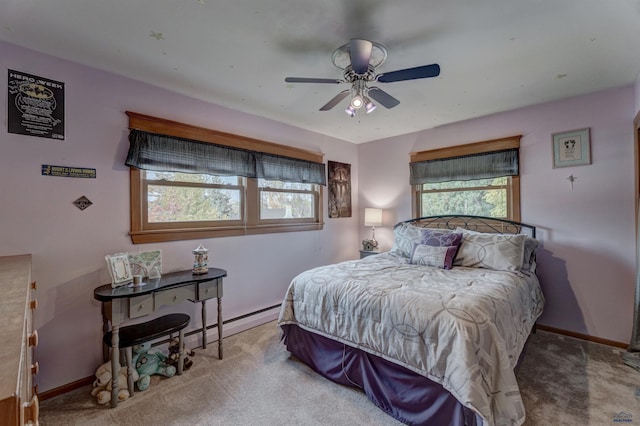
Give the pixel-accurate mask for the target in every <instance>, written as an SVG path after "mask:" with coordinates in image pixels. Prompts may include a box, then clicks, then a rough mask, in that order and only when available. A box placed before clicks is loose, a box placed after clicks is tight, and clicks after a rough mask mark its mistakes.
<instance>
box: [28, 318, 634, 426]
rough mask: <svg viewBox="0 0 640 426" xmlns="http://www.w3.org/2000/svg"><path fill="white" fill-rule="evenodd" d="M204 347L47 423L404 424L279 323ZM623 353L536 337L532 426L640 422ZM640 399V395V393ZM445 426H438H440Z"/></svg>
mask: <svg viewBox="0 0 640 426" xmlns="http://www.w3.org/2000/svg"><path fill="white" fill-rule="evenodd" d="M216 354H217V345H209V348H208V349H207V350H202V349H199V350H196V356H195V357H194V358H193V360H194V366H193V367H192V368H191V369H190V370H188V371H186V372H185V374H184V375H182V376H174V377H172V378H169V379H166V378H162V377H159V376H154V378H153V379H154V380H153V381H152V384H151V386H150V388H149V389H148V390H147V391H145V392H136V394H135V396H134V397H133V398H131V399H129V400H127V401H125V402H123V403H121V404H119V406H118V407H117V408H115V409H111V408H108V407H107V406H99V405H97V404H96V403H95V402H94V400H93V398H92V397H91V395H90V387H85V388H82V389H78V390H76V391H73V392H70V393H68V394H65V395H61V396H59V397H56V398H52V399H49V400H47V401H44V402H43V403H42V404H41V407H40V424H41V425H45V426H49V425H51V426H64V425H399V424H400V423H399V422H397V421H396V420H394V419H392V418H391V417H389V416H388V415H386V414H384V413H383V412H382V411H381V410H379V409H378V408H377V407H375V406H374V405H373V404H372V403H371V402H370V401H369V400H368V399H367V398H366V396H365V395H364V394H363V393H361V392H360V391H359V390H356V389H352V388H347V387H344V386H340V385H336V384H334V383H332V382H329V381H328V380H326V379H324V378H322V377H321V376H319V375H317V374H316V373H314V372H313V371H312V370H310V369H309V368H308V367H306V366H305V365H304V364H302V363H300V362H298V361H296V360H295V359H294V358H291V357H290V356H289V353H288V352H287V351H286V350H285V348H284V345H283V344H282V343H281V342H280V341H279V340H278V329H277V327H276V325H275V322H270V323H268V324H265V325H262V326H260V327H256V328H254V329H251V330H248V331H245V332H243V333H240V334H237V335H235V336H231V337H229V338H227V339H225V359H223V360H219V359H218V358H217V355H216ZM620 355H621V351H620V350H617V349H615V348H611V347H609V346H604V345H598V344H594V343H588V342H584V341H581V340H577V339H572V338H569V337H563V336H559V335H556V334H553V333H547V332H543V331H539V332H538V333H536V334H535V335H533V336H532V339H531V341H530V344H529V346H528V348H527V352H526V356H525V358H524V360H523V363H522V365H521V368H520V369H519V371H518V381H519V383H520V389H521V392H522V395H523V399H524V403H525V407H526V410H527V421H526V423H525V424H526V425H544V426H547V425H611V424H620V423H622V422H620V421H619V420H622V419H624V418H626V419H630V420H631V422H628V421H626V422H624V423H626V424H638V423H640V391H639V390H638V389H639V388H638V387H640V373H639V372H637V371H636V370H634V369H633V368H631V367H628V366H626V365H624V364H623V363H622V362H621V361H620ZM636 393H638V394H639V395H636ZM434 426H437V425H434Z"/></svg>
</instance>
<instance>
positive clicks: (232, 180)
mask: <svg viewBox="0 0 640 426" xmlns="http://www.w3.org/2000/svg"><path fill="white" fill-rule="evenodd" d="M145 174H146V178H147V179H148V180H166V181H170V182H198V183H213V184H218V185H238V179H239V178H238V176H216V175H206V174H198V173H179V172H154V171H149V170H146V171H145Z"/></svg>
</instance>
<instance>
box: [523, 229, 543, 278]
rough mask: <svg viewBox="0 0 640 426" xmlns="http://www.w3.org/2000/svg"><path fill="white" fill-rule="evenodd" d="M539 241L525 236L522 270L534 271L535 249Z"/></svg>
mask: <svg viewBox="0 0 640 426" xmlns="http://www.w3.org/2000/svg"><path fill="white" fill-rule="evenodd" d="M539 245H540V243H539V242H538V240H536V239H535V238H531V237H527V239H526V240H524V255H523V257H522V270H523V271H528V272H535V271H536V249H537V248H538V246H539Z"/></svg>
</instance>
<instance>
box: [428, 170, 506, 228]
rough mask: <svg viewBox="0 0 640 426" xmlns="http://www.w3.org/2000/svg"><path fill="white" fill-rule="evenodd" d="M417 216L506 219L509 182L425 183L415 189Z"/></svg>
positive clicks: (498, 179)
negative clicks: (418, 208)
mask: <svg viewBox="0 0 640 426" xmlns="http://www.w3.org/2000/svg"><path fill="white" fill-rule="evenodd" d="M418 191H419V197H420V209H421V210H420V213H419V215H420V216H436V215H445V214H463V215H474V216H488V217H495V218H501V219H509V218H511V217H513V215H512V212H511V210H512V203H511V202H510V201H511V200H510V198H511V179H510V178H509V177H506V176H503V177H499V178H494V179H474V180H468V181H451V182H440V183H425V184H422V185H421V186H420V188H419V189H418Z"/></svg>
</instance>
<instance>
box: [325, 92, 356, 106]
mask: <svg viewBox="0 0 640 426" xmlns="http://www.w3.org/2000/svg"><path fill="white" fill-rule="evenodd" d="M349 93H351V90H343V91H342V92H340V93H338V94H337V95H335V96H334V97H333V99H331V100H330V101H329V102H327V103H326V104H324V105H323V106H322V108H320V111H329V110H330V109H331V108H333V107H334V106H336V105H338V104H339V103H340V101H341V100H343V99H344V98H346V97H347V96H349Z"/></svg>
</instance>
